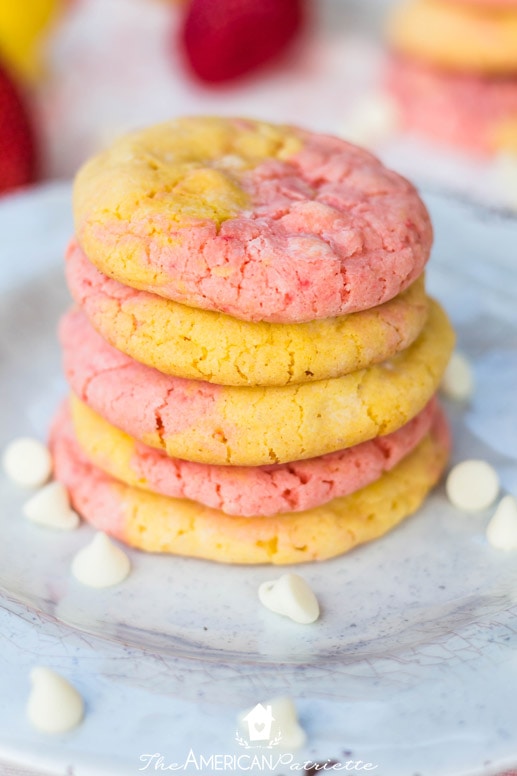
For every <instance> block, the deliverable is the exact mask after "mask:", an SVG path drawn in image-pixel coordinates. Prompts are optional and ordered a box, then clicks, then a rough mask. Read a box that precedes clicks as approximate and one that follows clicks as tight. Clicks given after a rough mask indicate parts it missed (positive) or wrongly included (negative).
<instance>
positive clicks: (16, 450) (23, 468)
mask: <svg viewBox="0 0 517 776" xmlns="http://www.w3.org/2000/svg"><path fill="white" fill-rule="evenodd" d="M2 463H3V467H4V471H5V473H6V474H7V476H8V477H9V479H10V480H12V481H13V482H15V483H16V484H17V485H22V486H23V487H25V488H37V487H39V486H41V485H44V484H45V482H46V481H47V480H48V478H49V477H50V474H51V472H52V456H51V455H50V452H49V450H48V448H47V447H45V445H44V444H43V443H42V442H40V441H39V440H38V439H32V438H31V437H19V438H18V439H13V441H12V442H11V443H10V444H9V445H7V447H6V449H5V451H4V454H3V458H2Z"/></svg>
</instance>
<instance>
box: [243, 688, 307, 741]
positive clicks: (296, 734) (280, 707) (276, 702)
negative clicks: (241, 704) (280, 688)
mask: <svg viewBox="0 0 517 776" xmlns="http://www.w3.org/2000/svg"><path fill="white" fill-rule="evenodd" d="M237 723H238V726H239V729H240V730H241V732H242V734H243V736H244V738H245V740H247V741H249V742H251V743H252V744H253V745H254V746H261V745H262V746H266V747H269V748H271V744H273V745H274V747H275V749H276V748H278V749H284V750H286V751H289V752H292V751H295V750H296V749H300V748H301V747H302V746H303V745H304V744H305V741H306V739H307V736H306V734H305V731H304V729H303V728H302V727H301V726H300V724H299V722H298V716H297V713H296V707H295V705H294V703H293V701H292V699H291V698H288V697H281V698H273V700H270V701H264V702H263V703H257V705H256V706H254V707H253V708H252V709H247V711H245V712H243V713H242V714H239V717H238V719H237Z"/></svg>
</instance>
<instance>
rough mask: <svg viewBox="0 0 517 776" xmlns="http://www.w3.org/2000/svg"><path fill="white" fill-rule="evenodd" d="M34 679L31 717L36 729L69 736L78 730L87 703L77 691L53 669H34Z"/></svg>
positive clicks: (29, 710)
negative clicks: (69, 733)
mask: <svg viewBox="0 0 517 776" xmlns="http://www.w3.org/2000/svg"><path fill="white" fill-rule="evenodd" d="M30 678H31V682H32V690H31V693H30V695H29V701H28V703H27V716H28V718H29V720H30V722H31V723H32V725H33V726H34V727H35V728H36V729H37V730H40V731H41V732H42V733H65V732H66V731H68V730H72V728H75V727H77V725H78V724H79V723H80V722H81V720H82V718H83V716H84V703H83V699H82V697H81V696H80V694H79V693H78V692H77V690H76V689H75V687H73V686H72V685H71V684H70V682H68V681H67V680H66V679H65V678H64V677H62V676H61V675H60V674H57V673H56V672H55V671H52V670H51V669H50V668H45V667H38V668H33V670H32V671H31V675H30Z"/></svg>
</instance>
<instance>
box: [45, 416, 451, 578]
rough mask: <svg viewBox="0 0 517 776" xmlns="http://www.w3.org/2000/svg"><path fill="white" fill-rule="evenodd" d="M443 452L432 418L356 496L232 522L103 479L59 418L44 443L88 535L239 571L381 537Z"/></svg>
mask: <svg viewBox="0 0 517 776" xmlns="http://www.w3.org/2000/svg"><path fill="white" fill-rule="evenodd" d="M449 447H450V442H449V434H448V429H447V424H446V421H445V418H444V416H443V415H442V414H441V413H439V414H438V415H437V416H436V418H435V422H434V425H433V428H432V431H431V432H430V433H429V434H428V435H427V436H426V437H425V438H424V440H423V441H422V442H420V444H419V445H418V447H417V448H416V449H415V450H414V451H413V452H412V453H410V454H409V455H408V456H406V457H405V458H404V459H403V460H402V461H401V462H400V463H398V464H397V466H395V467H394V468H393V469H392V470H391V471H390V472H387V473H385V474H383V475H382V476H381V477H380V478H379V479H378V480H377V481H376V482H374V483H373V484H371V485H368V486H367V487H365V488H362V489H361V490H359V491H357V492H356V493H354V494H352V495H350V496H345V497H343V498H336V499H333V500H332V501H330V502H329V503H328V504H326V505H324V506H320V507H316V508H314V509H310V510H306V511H304V512H297V513H292V514H284V515H278V516H275V517H235V516H230V515H225V514H224V513H223V512H221V511H219V510H216V509H211V508H210V507H206V506H202V505H201V504H198V503H196V502H194V501H188V500H186V499H175V498H169V497H167V496H159V495H156V494H153V493H148V492H146V491H143V490H140V489H139V488H132V487H130V486H128V485H124V484H122V483H121V482H118V481H117V480H115V479H113V478H111V477H109V476H108V475H107V474H104V472H102V471H101V470H100V469H98V468H97V467H95V466H93V464H91V463H90V462H89V461H88V459H87V458H86V457H85V456H84V454H83V453H82V452H81V450H80V448H79V445H78V444H77V442H76V440H75V437H74V435H73V431H72V428H71V424H70V423H67V422H66V421H64V420H63V417H62V416H60V417H58V419H57V420H56V422H55V424H54V428H53V432H52V436H51V449H52V452H53V456H54V470H55V473H56V477H57V479H58V480H59V481H61V482H63V483H64V485H65V486H66V487H67V488H68V490H69V492H70V496H71V499H72V503H73V506H74V508H75V509H76V510H77V511H78V512H79V513H80V514H81V515H82V517H83V518H84V519H85V520H86V521H87V522H89V523H91V524H92V525H93V526H95V528H97V529H99V530H101V531H105V532H107V533H109V534H111V535H113V536H115V537H116V538H118V539H120V540H121V541H123V542H125V543H127V544H129V545H132V546H133V547H138V548H139V549H142V550H146V551H149V552H165V553H172V554H175V555H186V556H191V557H197V558H204V559H207V560H212V561H218V562H222V563H243V564H244V563H245V564H257V563H273V564H292V563H304V562H307V561H314V560H324V559H326V558H331V557H334V556H336V555H340V554H342V553H344V552H347V551H348V550H351V549H352V548H353V547H355V546H356V545H358V544H361V543H363V542H367V541H371V540H372V539H376V538H378V537H379V536H382V534H384V533H386V531H389V530H390V529H391V528H393V527H394V526H396V525H397V524H398V523H400V522H401V521H402V520H403V519H404V518H405V517H407V516H408V515H410V514H412V513H413V512H415V511H416V510H417V509H418V508H419V506H420V505H421V503H422V502H423V500H424V499H425V497H426V496H427V494H428V492H429V490H430V489H431V488H432V487H433V485H434V484H435V483H436V482H437V481H438V479H439V477H440V475H441V473H442V471H443V468H444V466H445V463H446V460H447V457H448V453H449Z"/></svg>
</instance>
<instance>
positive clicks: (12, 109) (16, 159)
mask: <svg viewBox="0 0 517 776" xmlns="http://www.w3.org/2000/svg"><path fill="white" fill-rule="evenodd" d="M34 172H35V151H34V140H33V134H32V130H31V127H30V123H29V118H28V114H27V112H26V110H25V106H24V104H23V101H22V98H21V96H20V94H19V92H18V89H17V88H16V86H15V84H14V82H13V81H12V79H11V77H10V76H9V75H8V74H7V72H6V71H5V70H4V68H2V67H1V66H0V193H2V192H4V191H7V190H8V189H12V188H16V187H17V186H22V185H23V184H25V183H29V182H30V181H32V180H33V178H34Z"/></svg>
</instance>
